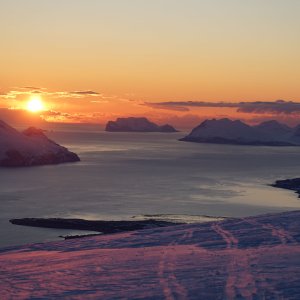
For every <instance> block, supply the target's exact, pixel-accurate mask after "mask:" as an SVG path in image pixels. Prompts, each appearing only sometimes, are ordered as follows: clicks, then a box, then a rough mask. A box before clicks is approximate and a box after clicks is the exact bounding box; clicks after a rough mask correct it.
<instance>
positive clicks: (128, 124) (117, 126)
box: [105, 117, 177, 132]
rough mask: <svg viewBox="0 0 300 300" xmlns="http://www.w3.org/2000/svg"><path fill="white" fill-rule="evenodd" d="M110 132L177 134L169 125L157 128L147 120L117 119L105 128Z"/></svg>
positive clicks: (157, 126)
mask: <svg viewBox="0 0 300 300" xmlns="http://www.w3.org/2000/svg"><path fill="white" fill-rule="evenodd" d="M105 130H106V131H111V132H177V130H176V129H175V128H174V127H173V126H171V125H169V124H166V125H162V126H159V125H157V124H155V123H153V122H150V121H149V120H148V119H147V118H134V117H130V118H118V119H117V120H116V121H109V122H108V123H107V125H106V128H105Z"/></svg>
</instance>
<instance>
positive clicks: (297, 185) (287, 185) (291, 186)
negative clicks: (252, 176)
mask: <svg viewBox="0 0 300 300" xmlns="http://www.w3.org/2000/svg"><path fill="white" fill-rule="evenodd" d="M271 186H273V187H276V188H280V189H286V190H291V191H295V192H296V193H297V194H298V197H299V198H300V178H294V179H285V180H277V181H275V183H273V184H271Z"/></svg>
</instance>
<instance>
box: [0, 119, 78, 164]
mask: <svg viewBox="0 0 300 300" xmlns="http://www.w3.org/2000/svg"><path fill="white" fill-rule="evenodd" d="M79 160H80V159H79V157H78V155H77V154H75V153H73V152H71V151H69V150H68V149H67V148H65V147H63V146H60V145H59V144H57V143H55V142H54V141H52V140H50V139H49V138H48V137H47V136H46V135H45V134H44V131H43V130H41V129H37V128H34V127H30V128H28V129H26V130H25V131H23V132H19V131H17V130H16V129H14V128H13V127H11V126H9V125H8V124H6V123H5V122H3V121H1V120H0V166H2V167H27V166H37V165H51V164H60V163H67V162H76V161H79Z"/></svg>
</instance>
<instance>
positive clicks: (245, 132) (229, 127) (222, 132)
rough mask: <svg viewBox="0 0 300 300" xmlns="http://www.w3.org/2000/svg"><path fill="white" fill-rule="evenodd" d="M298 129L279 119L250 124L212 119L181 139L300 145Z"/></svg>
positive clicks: (247, 143) (221, 142)
mask: <svg viewBox="0 0 300 300" xmlns="http://www.w3.org/2000/svg"><path fill="white" fill-rule="evenodd" d="M298 131H299V130H298V128H290V127H288V126H287V125H285V124H281V123H279V122H277V121H267V122H263V123H261V124H259V125H256V126H250V125H248V124H246V123H244V122H242V121H240V120H235V121H233V120H230V119H227V118H224V119H219V120H217V119H212V120H206V121H204V122H202V123H201V124H200V125H199V126H197V127H195V128H194V129H193V130H192V131H191V133H190V134H188V135H187V136H185V137H184V138H182V139H180V141H185V142H195V143H213V144H231V145H253V146H300V138H299V135H297V134H298Z"/></svg>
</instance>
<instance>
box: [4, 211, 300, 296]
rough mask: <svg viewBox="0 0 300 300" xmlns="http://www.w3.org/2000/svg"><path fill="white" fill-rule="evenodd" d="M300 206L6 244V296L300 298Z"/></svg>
mask: <svg viewBox="0 0 300 300" xmlns="http://www.w3.org/2000/svg"><path fill="white" fill-rule="evenodd" d="M299 243H300V212H299V211H298V212H297V211H296V212H286V213H281V214H273V215H264V216H258V217H248V218H244V219H231V220H226V221H222V222H212V223H204V224H188V225H178V226H171V227H164V228H155V229H148V230H142V231H136V232H127V233H120V234H112V235H104V236H98V237H88V238H82V239H75V240H69V241H64V242H56V243H46V244H35V245H27V246H21V247H13V248H11V249H7V250H2V251H1V250H0V266H1V271H0V289H1V296H0V298H1V299H78V300H80V299H103V300H106V299H149V300H150V299H153V300H154V299H157V300H163V299H167V300H173V299H190V300H199V299H203V300H204V299H205V300H215V299H228V300H231V299H232V300H235V299H241V300H242V299H257V300H260V299H261V300H262V299H278V300H279V299H300V284H299V282H300V259H299V257H300V245H299Z"/></svg>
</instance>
